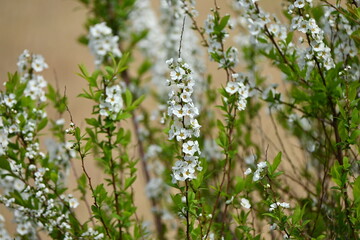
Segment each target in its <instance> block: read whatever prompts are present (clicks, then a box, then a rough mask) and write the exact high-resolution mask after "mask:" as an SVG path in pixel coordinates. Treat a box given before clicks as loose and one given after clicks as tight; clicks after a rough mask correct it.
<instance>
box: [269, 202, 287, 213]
mask: <svg viewBox="0 0 360 240" xmlns="http://www.w3.org/2000/svg"><path fill="white" fill-rule="evenodd" d="M278 207H282V208H290V204H289V203H286V202H276V203H272V204H270V208H269V212H272V211H274V210H275V209H276V208H278Z"/></svg>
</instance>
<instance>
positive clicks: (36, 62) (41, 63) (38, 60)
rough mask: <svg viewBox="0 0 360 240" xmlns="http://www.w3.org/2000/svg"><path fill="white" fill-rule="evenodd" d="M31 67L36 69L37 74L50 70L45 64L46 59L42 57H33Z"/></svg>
mask: <svg viewBox="0 0 360 240" xmlns="http://www.w3.org/2000/svg"><path fill="white" fill-rule="evenodd" d="M31 67H32V68H33V69H34V71H35V72H41V71H43V70H44V69H45V68H48V65H47V64H46V63H45V59H44V57H43V56H41V55H35V54H34V55H33V59H32V63H31Z"/></svg>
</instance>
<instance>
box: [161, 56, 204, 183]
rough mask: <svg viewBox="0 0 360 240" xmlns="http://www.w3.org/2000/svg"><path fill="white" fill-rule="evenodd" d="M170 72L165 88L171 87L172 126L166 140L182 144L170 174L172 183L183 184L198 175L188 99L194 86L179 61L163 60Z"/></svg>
mask: <svg viewBox="0 0 360 240" xmlns="http://www.w3.org/2000/svg"><path fill="white" fill-rule="evenodd" d="M166 63H167V65H168V66H169V68H170V69H171V72H170V80H167V82H168V85H169V86H171V87H172V89H171V91H170V93H169V101H168V116H170V117H172V119H173V124H172V125H171V128H170V130H169V139H170V140H171V139H174V138H175V139H176V141H178V142H182V153H183V159H182V160H179V161H177V162H176V163H175V166H173V168H172V170H173V173H172V177H173V181H174V182H176V181H185V180H192V179H195V178H196V171H201V170H202V167H201V166H200V162H199V155H200V154H201V151H200V148H199V143H198V141H196V140H195V139H194V138H198V137H199V136H200V127H201V126H200V125H199V123H198V121H197V120H196V118H195V117H196V116H198V115H199V111H198V109H197V107H196V106H195V105H194V103H193V101H192V98H191V95H192V93H193V86H194V85H195V82H194V79H193V78H192V75H191V73H192V70H191V69H190V66H189V65H188V64H187V63H185V62H184V61H183V60H182V59H181V58H179V59H177V60H175V61H174V60H173V59H170V60H167V61H166Z"/></svg>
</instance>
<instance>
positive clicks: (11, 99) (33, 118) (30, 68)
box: [0, 50, 48, 156]
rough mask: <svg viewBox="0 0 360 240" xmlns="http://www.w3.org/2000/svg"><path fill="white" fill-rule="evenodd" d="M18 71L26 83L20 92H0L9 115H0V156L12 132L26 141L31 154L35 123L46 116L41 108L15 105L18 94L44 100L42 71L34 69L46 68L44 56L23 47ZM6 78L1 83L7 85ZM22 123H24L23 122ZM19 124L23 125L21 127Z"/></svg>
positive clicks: (38, 100)
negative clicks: (26, 107) (4, 116)
mask: <svg viewBox="0 0 360 240" xmlns="http://www.w3.org/2000/svg"><path fill="white" fill-rule="evenodd" d="M17 65H18V67H19V73H20V81H21V83H22V84H25V85H26V87H25V89H24V92H23V95H21V96H15V94H14V93H0V104H1V105H2V106H4V107H5V108H6V110H5V111H6V112H7V113H8V114H10V115H11V117H6V118H2V117H0V156H1V155H4V154H5V152H6V150H7V147H8V144H9V141H10V138H11V137H12V136H14V135H15V134H18V133H21V135H22V137H23V140H24V141H25V142H26V143H29V145H28V149H27V150H29V151H28V153H27V154H30V155H32V154H33V153H34V149H32V147H33V145H31V142H32V140H33V137H34V135H35V132H36V130H37V126H38V123H39V122H40V121H42V120H43V119H44V118H46V117H47V114H46V112H45V111H44V110H42V109H36V108H33V109H26V110H25V109H24V108H18V107H17V104H18V100H17V99H18V98H21V97H29V98H30V99H31V100H33V101H36V102H37V103H39V104H40V103H43V102H45V101H46V96H45V91H44V90H43V88H44V87H46V86H47V82H46V81H45V80H44V78H43V77H42V76H41V75H38V74H37V73H39V72H41V71H42V70H43V69H45V68H47V67H48V65H47V64H46V63H45V61H44V58H43V57H42V56H41V55H37V54H30V53H29V51H28V50H25V51H24V52H23V53H22V54H21V55H20V57H19V61H18V63H17ZM6 84H7V82H5V83H4V85H6ZM22 123H25V124H22ZM20 125H21V126H22V127H21V128H20Z"/></svg>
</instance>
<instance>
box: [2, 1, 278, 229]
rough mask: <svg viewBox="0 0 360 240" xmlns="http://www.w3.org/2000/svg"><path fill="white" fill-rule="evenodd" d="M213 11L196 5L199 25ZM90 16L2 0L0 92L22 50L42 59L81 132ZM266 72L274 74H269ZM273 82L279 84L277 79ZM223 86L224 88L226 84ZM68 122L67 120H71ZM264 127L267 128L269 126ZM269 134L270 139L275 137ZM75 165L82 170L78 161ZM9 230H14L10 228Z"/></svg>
mask: <svg viewBox="0 0 360 240" xmlns="http://www.w3.org/2000/svg"><path fill="white" fill-rule="evenodd" d="M156 2H157V1H154V6H156V5H157V4H156ZM218 2H219V4H220V5H222V10H221V11H222V13H231V11H230V8H229V7H226V6H228V5H227V4H226V2H225V1H224V0H219V1H218ZM274 2H276V4H274ZM261 6H262V7H263V8H265V9H266V10H268V11H270V12H279V11H280V10H281V9H279V8H280V6H281V5H280V1H279V0H272V1H264V2H261ZM211 7H213V3H212V1H209V0H199V1H198V9H199V11H200V14H201V15H200V19H199V23H200V25H202V23H203V19H204V18H205V17H206V14H204V13H208V12H209V9H210V8H211ZM276 8H277V9H276ZM86 15H87V10H86V9H85V8H83V6H82V5H80V4H79V3H78V2H77V1H75V0H26V1H24V0H0V30H1V38H0V57H1V59H0V85H1V86H0V89H2V85H3V83H4V82H5V81H6V80H7V73H8V72H11V73H13V72H15V71H16V70H17V66H16V62H17V59H18V56H19V55H20V54H21V53H22V52H23V50H24V49H28V50H30V51H31V52H33V53H36V54H41V55H43V56H44V58H45V60H46V62H47V63H48V65H49V68H48V69H47V70H45V71H44V73H43V75H44V77H45V79H46V80H47V81H48V82H50V83H51V84H52V85H54V86H56V85H57V86H58V88H59V89H60V91H64V89H65V87H66V89H67V90H66V95H67V96H68V98H69V108H70V110H71V112H72V115H73V117H74V121H75V122H76V123H77V124H78V125H80V126H81V125H82V124H83V123H84V118H85V117H86V116H88V115H89V113H90V111H91V109H90V106H89V103H88V102H87V101H86V100H83V99H79V98H76V96H77V95H78V94H79V93H81V92H82V89H83V88H86V84H85V81H84V80H83V79H81V78H80V77H79V76H77V75H76V73H77V72H78V64H84V65H85V66H87V68H88V69H89V71H92V70H93V69H94V58H93V56H92V55H91V54H90V51H89V49H88V48H87V47H86V46H83V45H80V44H79V43H78V41H77V38H78V37H79V36H80V35H81V34H84V33H86V32H85V29H84V27H83V24H84V23H85V19H86ZM214 66H215V65H214ZM209 69H212V70H211V71H210V72H209V73H212V74H214V79H215V80H217V81H221V79H222V76H223V75H222V73H219V71H216V69H217V67H209ZM267 71H272V70H270V69H267ZM272 74H274V73H273V72H271V74H269V73H266V75H268V76H270V75H272ZM272 78H276V76H273V77H272ZM221 82H222V83H223V81H221ZM50 114H51V112H50ZM65 118H66V120H68V119H69V118H68V116H65ZM68 123H69V122H68V121H67V124H68ZM263 124H267V122H266V120H265V122H263ZM269 134H270V135H271V134H272V133H271V131H270V132H269ZM89 164H91V163H89ZM75 165H76V166H80V164H79V163H76V161H75ZM91 169H94V168H91ZM78 172H80V169H79V171H78ZM138 173H139V178H138V180H137V183H136V187H135V189H136V201H137V205H138V206H139V214H140V217H141V218H142V217H144V218H145V219H148V220H151V215H150V204H149V202H148V201H145V200H144V199H146V198H145V196H144V186H145V184H144V180H143V178H141V174H142V171H141V169H139V171H138ZM90 174H91V176H92V178H93V179H94V181H95V182H96V181H100V180H101V178H102V176H101V175H100V174H98V173H97V172H94V171H93V172H90ZM70 176H71V177H70V180H69V182H70V183H74V182H76V181H75V179H74V174H70ZM74 187H75V186H70V189H73V188H74ZM82 205H84V204H82ZM77 213H78V215H79V216H80V217H82V218H83V219H85V218H87V217H88V216H87V215H83V216H82V214H86V211H85V207H84V206H81V205H80V207H79V209H78V210H77ZM0 214H3V215H7V214H8V213H6V211H5V210H4V208H3V207H0ZM6 224H7V226H9V227H10V228H12V227H11V225H12V224H11V222H7V223H6Z"/></svg>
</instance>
